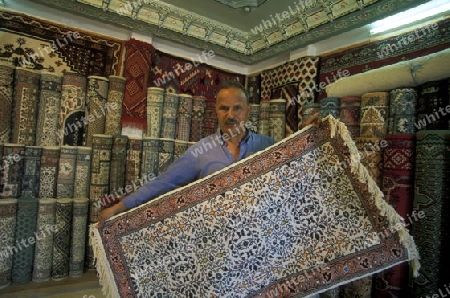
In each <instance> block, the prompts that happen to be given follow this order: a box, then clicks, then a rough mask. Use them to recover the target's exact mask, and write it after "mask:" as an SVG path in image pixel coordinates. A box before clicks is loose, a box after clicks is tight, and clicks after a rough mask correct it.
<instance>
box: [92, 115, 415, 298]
mask: <svg viewBox="0 0 450 298" xmlns="http://www.w3.org/2000/svg"><path fill="white" fill-rule="evenodd" d="M359 157H360V156H359V155H358V151H357V148H356V145H355V144H354V142H353V141H352V139H351V137H350V135H349V133H348V131H347V129H346V127H345V125H344V124H343V123H341V122H339V121H338V120H336V119H334V118H332V117H331V116H328V117H327V118H325V119H323V121H322V122H321V124H320V125H319V127H318V128H316V127H312V126H308V127H306V128H305V129H302V130H301V131H299V132H297V133H294V134H293V135H291V136H289V137H287V138H285V139H283V140H282V141H280V142H278V143H276V144H275V145H273V146H271V147H269V148H266V149H265V150H263V151H261V152H259V153H257V154H255V155H253V156H251V157H249V158H246V159H244V160H241V161H239V162H237V163H235V164H233V165H231V166H229V167H227V168H225V169H223V170H221V171H218V172H216V173H214V174H212V175H210V176H207V177H205V178H203V179H201V180H198V181H196V182H193V183H191V184H189V185H187V186H185V187H182V188H179V189H177V190H174V191H172V192H169V193H166V194H164V195H162V196H160V197H159V198H157V199H155V200H152V201H150V202H148V203H146V204H144V205H141V206H139V207H137V208H134V209H132V210H129V211H128V212H125V213H122V214H119V215H117V216H115V217H113V218H111V219H110V220H109V221H108V222H106V223H105V224H104V226H103V227H102V228H100V229H97V228H95V227H94V225H92V226H91V240H92V243H93V248H94V254H95V257H96V261H97V270H98V272H99V276H100V282H101V284H102V285H103V290H104V293H105V294H107V295H109V296H112V297H119V296H120V297H131V296H134V297H158V296H173V297H180V296H183V297H184V296H186V297H231V296H233V297H252V296H258V297H288V296H295V295H299V296H306V295H310V294H315V293H320V292H324V291H326V290H328V289H331V288H334V287H337V286H339V285H341V284H345V283H348V282H350V281H353V280H358V279H361V278H363V277H366V276H369V275H372V274H374V273H376V272H381V271H383V270H385V269H387V268H390V267H392V266H395V265H396V264H400V263H403V262H405V261H407V260H412V262H411V265H412V269H413V272H415V273H416V272H417V271H418V269H419V267H420V265H419V263H418V257H419V256H418V252H417V250H416V247H415V244H414V242H413V240H412V238H411V237H410V235H409V234H408V231H407V229H406V228H404V226H403V224H402V222H401V219H400V216H399V215H398V214H397V213H396V212H395V210H394V209H393V208H392V207H391V206H390V205H388V204H387V203H386V202H385V201H384V199H383V194H382V192H381V190H380V189H379V188H378V186H377V185H376V184H375V182H374V180H373V179H372V178H371V177H370V174H369V173H368V171H367V170H366V168H365V167H364V166H363V165H362V164H361V163H360V158H359Z"/></svg>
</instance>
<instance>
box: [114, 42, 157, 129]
mask: <svg viewBox="0 0 450 298" xmlns="http://www.w3.org/2000/svg"><path fill="white" fill-rule="evenodd" d="M125 48H126V57H125V69H124V74H123V76H124V77H125V78H126V83H125V93H124V99H123V103H122V127H133V128H139V129H142V130H146V129H147V88H148V87H150V85H149V79H150V69H151V61H152V55H153V54H154V53H155V48H153V46H152V45H151V44H148V43H146V42H142V41H139V40H135V39H130V40H129V41H127V42H126V43H125Z"/></svg>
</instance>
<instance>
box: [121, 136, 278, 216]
mask: <svg viewBox="0 0 450 298" xmlns="http://www.w3.org/2000/svg"><path fill="white" fill-rule="evenodd" d="M275 142H276V141H275V140H274V139H273V138H271V137H268V136H266V135H262V134H257V133H254V132H251V131H249V133H248V134H247V136H246V137H245V138H244V140H242V141H241V143H240V152H239V157H238V160H241V159H243V158H246V157H248V156H250V155H252V154H253V153H256V152H258V151H260V150H263V149H265V148H267V147H269V146H270V145H273V144H275ZM234 162H236V159H235V158H234V156H233V155H232V154H231V153H230V151H228V149H227V148H226V142H225V140H224V139H223V137H222V135H221V134H220V132H219V131H218V132H217V133H215V134H212V135H210V136H208V137H206V138H203V139H201V140H200V141H199V142H197V143H195V144H194V145H192V146H191V147H189V148H188V149H187V150H186V152H185V153H184V154H183V155H182V156H181V157H180V158H178V159H176V160H175V161H174V162H173V163H172V164H171V165H170V166H169V168H168V169H167V171H165V172H164V173H161V174H159V175H158V176H157V177H156V178H155V179H153V180H151V181H149V182H148V183H146V184H144V185H143V186H141V187H140V188H139V189H138V191H137V192H135V193H133V194H131V195H129V196H127V197H125V198H124V199H123V200H122V202H123V203H124V204H125V206H126V207H127V208H128V209H130V208H134V207H136V206H138V205H141V204H143V203H145V202H147V201H149V200H152V199H154V198H156V197H158V196H159V195H162V194H164V193H166V192H168V191H171V190H174V189H176V188H178V187H181V186H185V185H187V184H189V183H190V182H193V181H195V180H197V179H200V178H203V177H205V176H208V175H210V174H212V173H214V172H216V171H218V170H221V169H223V168H225V167H227V166H229V165H231V164H232V163H234Z"/></svg>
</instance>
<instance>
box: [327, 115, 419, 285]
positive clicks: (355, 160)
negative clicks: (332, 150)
mask: <svg viewBox="0 0 450 298" xmlns="http://www.w3.org/2000/svg"><path fill="white" fill-rule="evenodd" d="M322 121H328V122H329V125H330V130H331V134H330V135H331V138H334V137H335V136H336V135H339V136H340V137H341V139H342V140H343V141H344V144H345V145H346V146H347V147H348V149H349V151H350V160H351V172H352V173H354V174H355V175H357V177H358V179H359V181H361V182H362V183H366V184H367V185H368V191H369V193H370V194H372V196H373V199H374V200H375V205H376V206H377V208H378V209H379V210H380V212H381V215H384V216H386V217H387V219H388V221H389V226H390V230H391V231H397V233H398V236H399V239H400V243H402V244H403V245H404V246H405V248H406V249H407V251H408V259H409V262H410V265H411V269H412V272H413V275H414V277H417V276H419V269H420V262H419V260H420V255H419V251H418V250H417V246H416V244H415V242H414V239H413V237H412V236H411V235H410V234H409V232H408V230H407V229H406V227H405V224H404V219H403V218H402V217H401V216H400V215H399V214H398V213H397V211H395V209H394V208H393V207H392V206H391V205H389V204H388V203H387V202H386V201H385V200H384V194H383V192H382V191H381V190H380V188H379V187H378V185H377V183H376V182H375V180H374V179H373V178H372V176H371V175H370V173H369V171H368V170H367V169H366V167H364V165H363V164H362V163H361V155H360V153H359V150H358V148H357V147H356V144H355V142H354V140H353V139H352V138H351V135H350V133H349V131H348V129H347V126H346V125H345V124H344V123H343V122H340V121H339V120H337V119H335V118H334V117H333V116H331V115H328V116H327V117H325V118H323V119H322Z"/></svg>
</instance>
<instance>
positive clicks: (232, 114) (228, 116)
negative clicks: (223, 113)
mask: <svg viewBox="0 0 450 298" xmlns="http://www.w3.org/2000/svg"><path fill="white" fill-rule="evenodd" d="M227 118H228V119H234V111H233V109H229V110H228V111H227Z"/></svg>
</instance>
